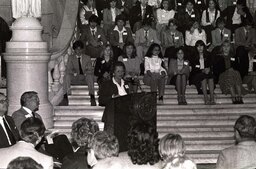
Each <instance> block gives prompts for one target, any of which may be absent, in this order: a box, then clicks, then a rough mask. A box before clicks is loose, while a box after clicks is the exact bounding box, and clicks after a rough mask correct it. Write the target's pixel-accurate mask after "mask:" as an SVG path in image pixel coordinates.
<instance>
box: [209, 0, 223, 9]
mask: <svg viewBox="0 0 256 169" xmlns="http://www.w3.org/2000/svg"><path fill="white" fill-rule="evenodd" d="M210 1H213V2H214V4H215V9H216V10H220V7H219V3H217V1H216V0H208V1H207V2H206V7H207V8H206V9H208V8H209V3H210Z"/></svg>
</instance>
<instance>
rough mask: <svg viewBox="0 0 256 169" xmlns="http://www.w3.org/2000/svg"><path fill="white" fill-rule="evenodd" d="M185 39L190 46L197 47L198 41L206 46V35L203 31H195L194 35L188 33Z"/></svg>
mask: <svg viewBox="0 0 256 169" xmlns="http://www.w3.org/2000/svg"><path fill="white" fill-rule="evenodd" d="M185 39H186V45H188V46H195V44H196V42H197V41H198V40H202V41H203V42H204V43H205V44H206V34H205V31H204V30H203V29H202V32H201V33H199V31H198V29H195V31H194V32H193V33H192V34H191V33H190V31H186V35H185Z"/></svg>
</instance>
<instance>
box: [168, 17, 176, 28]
mask: <svg viewBox="0 0 256 169" xmlns="http://www.w3.org/2000/svg"><path fill="white" fill-rule="evenodd" d="M171 23H172V24H173V25H176V26H177V25H178V22H177V20H176V19H174V18H173V19H170V20H169V22H168V26H170V25H171Z"/></svg>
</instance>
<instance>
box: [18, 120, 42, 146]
mask: <svg viewBox="0 0 256 169" xmlns="http://www.w3.org/2000/svg"><path fill="white" fill-rule="evenodd" d="M44 132H45V126H44V123H43V122H42V120H40V119H38V118H33V117H31V118H27V119H26V120H25V121H24V122H23V123H22V124H21V127H20V136H21V139H22V140H23V141H25V142H28V143H32V144H34V145H37V144H38V143H39V142H40V141H41V139H42V137H43V136H44Z"/></svg>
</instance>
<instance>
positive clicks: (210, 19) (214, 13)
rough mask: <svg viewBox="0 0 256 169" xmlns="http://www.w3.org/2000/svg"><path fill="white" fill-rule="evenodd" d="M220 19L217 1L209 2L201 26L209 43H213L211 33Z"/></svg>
mask: <svg viewBox="0 0 256 169" xmlns="http://www.w3.org/2000/svg"><path fill="white" fill-rule="evenodd" d="M219 17H220V10H219V7H218V4H217V2H216V1H215V0H209V1H208V4H207V9H206V10H204V11H203V14H202V18H201V25H202V26H203V29H204V30H205V32H206V36H207V43H211V42H212V37H211V32H212V31H213V30H214V28H215V26H216V20H217V19H218V18H219Z"/></svg>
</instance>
